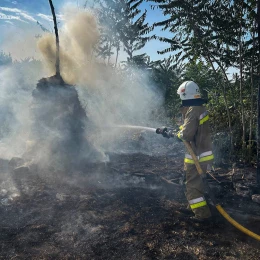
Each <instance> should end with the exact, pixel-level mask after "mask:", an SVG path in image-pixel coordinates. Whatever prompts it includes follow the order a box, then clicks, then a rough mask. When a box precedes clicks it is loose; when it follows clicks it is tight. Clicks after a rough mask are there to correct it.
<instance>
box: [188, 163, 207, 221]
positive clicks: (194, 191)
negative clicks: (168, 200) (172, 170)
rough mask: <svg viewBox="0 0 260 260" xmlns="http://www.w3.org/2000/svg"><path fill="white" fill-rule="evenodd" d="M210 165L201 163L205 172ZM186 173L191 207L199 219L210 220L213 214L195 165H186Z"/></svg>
mask: <svg viewBox="0 0 260 260" xmlns="http://www.w3.org/2000/svg"><path fill="white" fill-rule="evenodd" d="M207 165H208V163H200V166H201V168H202V170H203V172H206V170H207ZM184 170H185V173H186V183H185V184H186V192H185V195H186V198H187V200H188V202H189V206H190V208H191V210H192V211H193V213H194V214H195V216H196V217H197V218H200V219H203V218H209V217H210V216H211V212H210V209H209V206H208V204H207V201H206V199H205V197H204V185H203V181H202V178H201V177H200V175H199V173H198V171H197V169H196V166H195V164H189V163H184Z"/></svg>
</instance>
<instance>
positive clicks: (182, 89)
mask: <svg viewBox="0 0 260 260" xmlns="http://www.w3.org/2000/svg"><path fill="white" fill-rule="evenodd" d="M177 94H179V95H180V98H181V100H188V99H197V98H201V95H200V89H199V86H198V85H197V84H196V83H195V82H193V81H185V82H183V83H182V84H181V85H180V86H179V88H178V90H177Z"/></svg>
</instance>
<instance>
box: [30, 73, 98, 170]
mask: <svg viewBox="0 0 260 260" xmlns="http://www.w3.org/2000/svg"><path fill="white" fill-rule="evenodd" d="M32 95H33V103H32V106H31V113H32V117H33V124H32V131H31V139H32V140H33V142H31V145H30V149H28V151H27V154H26V157H27V158H30V157H34V158H35V159H36V160H37V159H39V160H40V161H41V162H43V163H46V162H48V164H54V165H55V166H65V167H70V166H75V165H78V164H80V162H81V161H82V160H87V161H89V162H93V161H97V160H100V159H101V157H102V155H101V153H100V152H99V151H98V150H97V149H96V148H95V147H94V146H93V145H92V144H91V143H90V142H89V141H88V140H87V138H86V132H89V131H91V130H93V124H92V123H91V121H90V120H88V118H87V115H86V113H85V110H84V109H83V108H82V106H81V104H80V101H79V98H78V93H77V91H76V89H75V87H74V86H72V85H68V84H66V83H65V82H64V81H63V79H62V78H61V77H58V76H52V77H49V78H42V79H41V80H39V82H38V84H37V87H36V89H35V90H34V91H33V93H32ZM37 157H38V158H37Z"/></svg>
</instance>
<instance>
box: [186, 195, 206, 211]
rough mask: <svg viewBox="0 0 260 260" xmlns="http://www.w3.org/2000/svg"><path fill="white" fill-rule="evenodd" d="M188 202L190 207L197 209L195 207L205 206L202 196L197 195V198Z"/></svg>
mask: <svg viewBox="0 0 260 260" xmlns="http://www.w3.org/2000/svg"><path fill="white" fill-rule="evenodd" d="M189 204H190V207H191V209H197V208H200V207H203V206H206V205H207V202H206V200H205V199H204V197H199V198H197V199H192V200H189Z"/></svg>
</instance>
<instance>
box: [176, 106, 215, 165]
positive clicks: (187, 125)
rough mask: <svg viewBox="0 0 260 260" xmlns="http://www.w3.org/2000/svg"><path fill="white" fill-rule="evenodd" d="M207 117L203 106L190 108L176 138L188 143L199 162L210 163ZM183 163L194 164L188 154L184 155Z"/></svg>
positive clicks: (211, 154)
mask: <svg viewBox="0 0 260 260" xmlns="http://www.w3.org/2000/svg"><path fill="white" fill-rule="evenodd" d="M208 120H209V115H208V112H207V110H206V108H205V107H204V106H190V107H189V108H188V110H187V112H186V114H185V116H184V124H183V125H182V126H181V127H180V129H181V130H180V131H179V132H178V134H177V136H178V138H180V139H183V140H185V141H188V142H190V144H191V146H192V149H193V151H194V153H195V154H196V155H197V157H198V159H199V162H201V163H203V162H207V163H211V162H212V160H213V159H214V155H213V152H212V141H211V134H210V127H209V121H208ZM184 162H185V163H187V164H194V161H193V160H192V157H191V155H190V154H185V159H184Z"/></svg>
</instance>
